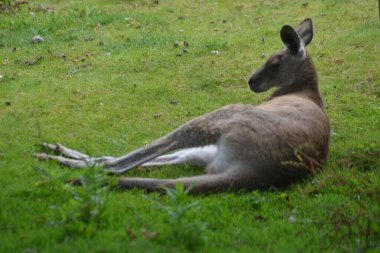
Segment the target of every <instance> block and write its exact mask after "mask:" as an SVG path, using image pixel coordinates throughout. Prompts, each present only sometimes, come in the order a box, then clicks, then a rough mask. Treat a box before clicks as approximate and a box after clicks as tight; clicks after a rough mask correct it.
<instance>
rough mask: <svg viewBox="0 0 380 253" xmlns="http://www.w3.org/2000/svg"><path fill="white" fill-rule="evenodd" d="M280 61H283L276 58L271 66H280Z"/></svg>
mask: <svg viewBox="0 0 380 253" xmlns="http://www.w3.org/2000/svg"><path fill="white" fill-rule="evenodd" d="M280 63H281V61H280V60H279V59H274V60H273V61H272V62H271V66H272V67H278V66H280Z"/></svg>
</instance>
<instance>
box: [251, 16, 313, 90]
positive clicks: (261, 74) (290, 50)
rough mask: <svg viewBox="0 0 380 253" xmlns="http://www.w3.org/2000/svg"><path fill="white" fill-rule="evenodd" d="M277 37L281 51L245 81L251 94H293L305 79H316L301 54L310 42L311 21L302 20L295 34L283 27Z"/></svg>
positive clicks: (311, 33)
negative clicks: (272, 90) (276, 91)
mask: <svg viewBox="0 0 380 253" xmlns="http://www.w3.org/2000/svg"><path fill="white" fill-rule="evenodd" d="M280 36H281V40H282V42H283V43H284V45H285V48H284V49H283V50H281V51H279V52H276V53H274V54H273V55H271V56H270V57H269V59H268V60H267V62H266V63H265V64H264V65H263V66H262V67H261V68H260V69H258V70H257V71H256V72H255V73H254V74H253V75H252V77H251V78H250V79H249V81H248V83H249V86H250V88H251V90H252V91H254V92H263V91H266V90H268V89H270V88H272V87H279V88H280V90H281V89H282V88H285V89H287V90H288V89H289V90H294V89H293V88H297V87H296V86H302V85H305V84H306V83H307V82H306V81H307V80H308V77H307V75H310V74H312V75H313V74H314V75H315V76H316V74H315V68H314V66H313V64H312V62H311V59H310V58H309V56H308V55H307V53H306V50H305V46H307V45H308V44H309V43H310V42H311V40H312V39H313V23H312V21H311V19H305V20H304V21H303V22H302V23H301V24H300V25H299V26H298V28H297V29H296V30H294V29H293V28H292V27H291V26H289V25H285V26H283V27H282V29H281V32H280ZM310 71H311V72H313V73H310ZM293 86H294V87H293ZM299 88H302V87H299Z"/></svg>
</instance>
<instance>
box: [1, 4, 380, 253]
mask: <svg viewBox="0 0 380 253" xmlns="http://www.w3.org/2000/svg"><path fill="white" fill-rule="evenodd" d="M29 2H30V3H29V4H28V5H27V6H26V5H24V6H21V8H20V9H14V10H12V9H11V11H10V12H8V13H1V12H0V75H1V76H2V78H1V79H0V175H1V176H0V252H183V251H195V252H232V251H238V252H323V251H324V252H367V251H368V252H379V251H380V101H379V97H380V68H379V62H380V33H379V31H380V20H379V18H378V13H377V10H378V7H377V3H376V2H377V1H369V0H366V1H354V0H352V1H349V0H347V1H340V0H323V1H322V0H309V1H197V2H191V1H166V0H161V1H151V0H143V1H137V0H136V1H133V0H130V1H99V0H97V1H96V0H92V1H86V2H82V1H57V0H52V1H29ZM0 4H4V1H0ZM46 7H52V8H54V12H49V11H43V9H44V8H45V10H46ZM306 17H311V18H312V19H313V21H314V23H315V29H316V33H315V36H314V41H313V42H312V44H311V45H310V46H309V53H310V54H311V55H312V57H313V59H314V62H315V64H316V67H317V69H318V73H319V78H320V89H321V92H322V94H323V96H324V100H325V105H326V112H327V114H328V115H329V117H330V121H331V125H332V131H333V135H332V137H331V144H330V160H329V163H328V165H327V166H326V168H325V170H324V171H323V172H321V173H319V174H318V175H316V177H315V178H313V179H308V180H306V181H305V182H302V183H298V184H295V185H292V186H291V187H289V188H287V189H283V190H275V189H271V190H268V191H255V192H238V193H223V194H213V195H209V196H195V197H194V196H187V195H186V194H185V193H184V192H183V191H182V190H181V189H177V190H176V191H173V192H171V193H170V194H169V195H159V194H147V193H144V192H143V191H140V190H132V191H127V192H119V191H114V190H112V189H109V188H104V189H103V188H102V187H101V185H102V182H103V180H104V175H102V174H101V173H100V172H98V171H96V170H87V171H86V170H81V171H70V170H69V169H66V168H62V167H60V166H59V165H57V164H56V163H53V162H48V163H42V162H38V161H36V160H35V159H34V158H33V157H32V154H33V153H34V152H37V151H38V147H36V146H35V145H36V144H38V143H41V142H43V141H46V142H60V143H62V144H64V145H67V146H69V147H72V148H75V149H77V150H81V151H84V152H86V153H89V154H91V155H94V156H100V155H113V156H117V155H123V154H125V153H127V152H128V151H131V150H133V149H135V148H138V147H141V146H143V145H145V144H146V143H149V142H151V141H153V140H154V139H156V138H158V137H160V136H162V135H164V134H166V133H168V132H169V131H171V130H173V129H174V128H175V127H177V126H179V125H181V124H182V123H184V122H186V121H187V120H189V119H191V118H194V117H196V116H198V115H202V114H204V113H206V112H209V111H211V110H214V109H216V108H219V107H221V106H223V105H226V104H229V103H252V104H257V103H260V102H262V101H264V100H265V99H266V98H267V97H268V96H269V93H267V94H253V93H252V92H251V91H250V90H249V89H248V87H247V84H246V80H247V79H248V77H249V75H250V73H251V72H252V71H253V70H254V69H256V68H258V67H259V66H260V65H261V64H262V63H263V62H264V59H262V58H261V55H262V54H265V55H266V56H269V55H270V54H271V53H272V52H274V51H276V50H278V49H280V48H282V46H283V45H282V44H281V41H280V38H279V30H280V28H281V26H282V25H284V24H291V25H293V26H295V25H297V24H298V23H299V22H301V21H302V20H303V19H304V18H306ZM36 34H39V35H41V36H42V37H43V38H44V39H45V42H44V43H41V44H32V43H30V40H31V38H32V37H33V36H34V35H36ZM184 41H186V42H188V43H189V46H188V47H186V46H185V45H184V43H183V42H184ZM175 43H177V44H178V47H176V46H174V44H175ZM184 49H187V50H188V53H184V52H183V50H184ZM212 50H218V51H220V55H219V56H217V55H213V54H211V53H210V51H212ZM178 54H180V56H177V55H178ZM26 61H29V62H33V61H34V64H33V65H28V64H26V63H25V62H26ZM174 100H175V101H176V102H177V103H176V104H175V103H174V104H173V103H171V101H174ZM155 115H156V116H155ZM157 115H159V117H157ZM99 173H100V174H99ZM200 173H202V171H200V170H199V169H197V168H192V167H189V166H177V167H164V168H161V169H157V170H151V171H150V170H144V171H139V170H136V171H133V172H131V173H129V174H128V175H133V176H144V177H160V178H167V177H178V176H183V175H194V174H200ZM81 175H84V176H83V177H84V178H85V179H86V180H87V181H86V182H87V185H86V186H85V187H83V188H74V187H71V186H69V185H66V184H64V182H65V180H66V179H68V178H75V177H78V176H81ZM107 177H110V176H107Z"/></svg>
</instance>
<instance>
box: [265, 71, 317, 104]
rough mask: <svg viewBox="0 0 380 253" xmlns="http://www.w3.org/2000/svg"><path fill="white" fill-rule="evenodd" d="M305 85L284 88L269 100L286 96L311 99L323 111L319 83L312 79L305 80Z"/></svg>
mask: <svg viewBox="0 0 380 253" xmlns="http://www.w3.org/2000/svg"><path fill="white" fill-rule="evenodd" d="M304 82H305V83H302V84H300V85H292V86H288V87H282V88H280V89H278V90H277V91H275V92H274V93H273V94H272V96H271V97H270V98H269V100H271V99H273V98H276V97H279V96H284V95H295V96H299V97H302V98H305V99H309V100H311V101H313V102H314V103H315V104H317V105H318V106H319V107H321V109H323V107H324V106H323V100H322V97H321V95H320V93H319V89H318V81H317V80H316V78H312V79H311V80H305V81H304Z"/></svg>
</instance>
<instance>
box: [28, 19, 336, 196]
mask: <svg viewBox="0 0 380 253" xmlns="http://www.w3.org/2000/svg"><path fill="white" fill-rule="evenodd" d="M280 37H281V40H282V42H283V43H284V45H285V48H284V49H282V50H281V51H279V52H276V53H274V54H273V55H271V56H270V57H269V59H268V60H267V61H266V63H265V64H264V65H263V66H262V67H261V68H260V69H258V70H257V71H256V72H255V73H254V74H253V75H252V77H251V78H250V79H249V81H248V84H249V87H250V89H251V90H252V91H254V92H264V91H266V90H268V89H270V88H272V87H277V88H278V89H277V90H276V91H275V92H274V93H273V94H272V96H271V97H270V99H269V100H268V101H266V102H264V103H262V104H260V105H257V106H254V105H244V104H233V105H228V106H225V107H222V108H221V109H218V110H216V111H214V112H211V113H208V114H205V115H203V116H200V117H198V118H195V119H193V120H191V121H189V122H187V123H185V124H183V125H182V126H180V127H179V128H178V129H176V130H174V131H173V132H171V133H169V134H168V135H166V136H164V137H162V138H160V139H158V140H156V141H154V142H153V143H151V144H149V145H147V146H145V147H142V148H140V149H137V150H135V151H133V152H131V153H129V154H127V155H125V156H122V157H118V158H115V157H99V158H91V157H89V156H88V155H86V154H83V153H80V152H78V151H75V150H72V149H69V148H66V147H64V146H62V145H60V144H46V143H44V144H42V145H43V147H45V148H46V149H47V150H49V151H54V152H56V153H59V155H50V154H48V153H39V154H35V156H36V157H37V158H39V159H42V160H47V159H52V160H56V161H58V162H59V163H61V164H63V165H66V166H69V167H72V168H83V167H90V166H103V167H104V168H105V169H106V170H107V171H109V172H110V173H117V174H119V173H124V172H127V171H129V170H131V169H133V168H136V167H138V166H143V167H153V166H160V165H167V164H181V163H190V164H194V165H198V166H203V167H205V168H206V172H207V173H206V174H205V175H200V176H192V177H181V178H177V179H156V178H120V179H118V180H119V181H118V184H119V187H120V188H121V189H130V188H141V189H146V190H148V191H158V190H161V189H162V187H174V186H175V185H176V184H178V183H179V184H183V185H184V187H187V188H189V189H190V191H191V192H192V193H209V192H222V191H227V190H240V189H246V190H253V189H258V188H263V187H264V188H268V187H271V186H274V187H278V186H285V185H288V184H290V183H293V182H296V181H298V180H300V179H303V178H305V177H306V176H307V175H310V174H313V173H314V172H315V169H316V167H318V168H320V167H321V166H322V164H323V163H324V162H325V161H326V159H327V157H328V146H329V136H330V125H329V120H328V118H327V116H326V114H325V113H324V112H323V101H322V98H321V95H320V93H319V89H318V77H317V73H316V69H315V67H314V64H313V62H312V60H311V58H310V56H309V55H308V54H307V52H306V49H305V47H306V46H307V45H308V44H309V43H310V42H311V40H312V38H313V23H312V20H311V19H305V20H304V21H303V22H302V23H301V24H300V25H299V26H298V28H297V29H296V30H295V29H293V28H292V27H291V26H289V25H285V26H283V27H282V29H281V32H280Z"/></svg>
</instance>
